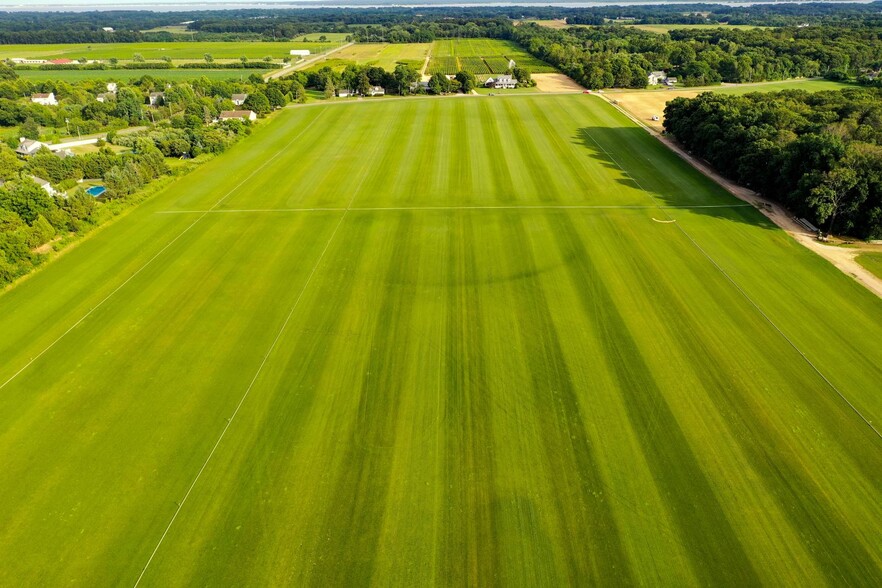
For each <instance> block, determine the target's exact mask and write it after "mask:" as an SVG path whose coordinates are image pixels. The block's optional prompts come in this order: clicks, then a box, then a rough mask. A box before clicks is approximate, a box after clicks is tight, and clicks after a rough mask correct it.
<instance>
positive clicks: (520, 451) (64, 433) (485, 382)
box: [0, 95, 882, 586]
mask: <svg viewBox="0 0 882 588" xmlns="http://www.w3.org/2000/svg"><path fill="white" fill-rule="evenodd" d="M671 220H673V221H676V222H673V223H672V222H668V221H671ZM0 316H2V317H4V318H3V329H0V454H2V455H3V468H2V469H0V495H2V496H3V499H2V500H0V519H2V520H3V521H4V525H3V528H2V531H0V584H2V585H21V584H23V583H29V582H32V583H38V584H42V585H59V584H62V583H64V584H74V583H75V584H79V585H128V586H131V585H133V584H135V583H136V581H137V580H138V579H139V577H140V578H141V584H140V585H142V586H180V585H193V584H199V585H255V586H267V585H297V586H303V585H315V586H339V585H366V584H375V585H403V586H425V585H492V584H500V585H548V586H560V585H597V584H607V585H619V584H635V585H661V584H665V585H677V586H681V585H682V586H689V585H714V586H716V585H739V586H744V585H761V584H766V585H806V586H808V585H822V584H834V585H879V584H880V583H882V542H880V537H882V477H880V476H879V472H880V471H882V439H880V437H879V436H878V435H877V434H876V433H874V431H873V430H872V429H871V428H870V427H869V426H868V425H867V424H866V423H865V422H864V421H863V420H862V419H861V418H860V416H859V415H858V414H857V413H856V412H855V411H860V413H861V414H862V415H864V416H865V417H866V418H867V419H869V420H872V421H873V422H874V423H879V422H882V420H880V419H882V395H880V394H879V392H880V384H879V383H880V382H882V348H880V346H879V345H878V342H879V341H880V340H882V301H880V300H879V299H877V298H875V297H874V296H872V295H871V294H870V293H869V292H867V291H866V290H864V289H863V288H861V287H860V285H858V284H857V283H856V282H854V281H853V280H851V279H850V278H849V277H848V276H845V275H843V274H841V273H840V272H839V271H838V270H836V269H835V268H833V267H832V266H831V265H829V264H828V263H826V262H825V261H824V260H822V259H821V258H820V257H818V256H816V255H814V254H813V253H811V252H810V251H808V250H807V249H805V248H803V247H801V246H800V245H798V244H797V243H795V242H794V241H793V240H792V239H791V238H790V237H788V236H787V235H786V234H785V233H783V232H782V231H780V230H778V229H777V228H775V227H774V226H773V225H771V224H770V223H769V222H768V221H766V220H765V217H763V216H762V215H761V214H760V213H758V212H757V211H756V210H754V209H753V208H752V207H750V206H744V205H743V203H741V202H740V201H737V200H735V199H734V198H732V197H731V196H729V195H728V193H726V192H724V191H723V190H722V189H721V188H719V187H717V186H716V185H714V184H712V183H710V182H709V181H708V180H707V179H705V178H704V177H703V176H701V175H699V174H698V173H697V172H696V171H694V170H693V169H692V168H691V167H689V166H688V165H686V164H685V163H683V162H682V161H681V160H679V159H678V158H677V157H676V156H675V155H673V154H672V153H671V152H670V151H667V150H666V149H665V148H664V147H663V146H662V145H661V144H660V143H659V142H658V141H656V140H655V139H653V138H651V137H650V136H649V135H648V134H646V133H645V132H644V131H643V130H641V129H639V128H638V127H637V126H635V125H634V124H632V123H631V122H630V121H629V120H628V119H627V118H626V117H624V115H622V114H620V113H619V112H618V111H616V110H615V109H614V108H612V107H611V106H610V105H608V104H606V103H604V102H603V101H602V100H600V99H598V98H597V97H594V96H587V95H570V96H535V95H533V96H527V95H513V96H508V97H496V98H492V99H491V98H486V97H456V98H446V99H445V98H414V99H407V100H378V101H360V102H358V101H353V102H349V103H346V104H343V103H332V104H329V105H317V106H306V107H296V108H289V109H286V110H285V111H284V112H282V113H280V114H279V115H278V116H276V117H275V118H274V119H273V120H271V121H267V122H265V123H263V124H261V125H259V126H258V128H257V129H256V130H255V132H254V134H253V135H252V136H251V137H249V138H247V139H245V140H243V141H242V142H240V143H239V144H237V145H236V146H235V147H234V148H233V149H232V150H231V151H230V152H229V153H227V154H225V155H222V156H219V157H217V158H216V159H214V160H213V161H210V162H208V163H206V164H205V165H203V166H201V167H200V168H198V169H197V170H196V171H194V172H193V173H191V174H189V175H187V176H185V177H183V178H182V179H180V180H178V181H177V182H176V183H174V184H172V185H171V186H170V187H169V188H167V189H166V190H164V191H163V192H161V193H160V194H158V195H157V196H156V197H154V198H153V199H151V200H150V201H148V202H147V203H145V204H143V205H142V206H141V207H139V208H138V209H136V210H134V211H133V212H131V213H130V214H129V215H127V216H126V217H124V218H122V219H120V220H119V221H118V222H116V223H114V224H112V225H110V226H108V227H106V228H105V229H103V230H101V231H99V232H97V233H95V234H94V235H93V236H92V237H90V238H89V239H86V240H85V241H83V242H81V243H80V244H79V245H78V246H77V247H76V248H75V249H73V250H71V251H69V252H68V253H67V254H66V255H63V256H60V257H58V258H56V260H55V261H53V262H52V263H51V264H49V265H48V266H46V267H44V268H43V269H42V270H40V271H38V272H36V273H35V274H33V275H32V276H31V277H30V278H29V279H27V280H24V281H23V282H21V283H19V284H18V285H17V286H16V287H14V288H12V289H11V290H8V291H6V292H5V293H3V294H2V295H0ZM809 362H811V363H809ZM813 366H814V367H813ZM833 386H835V390H834V389H833ZM837 392H838V393H837ZM840 394H841V396H840ZM843 398H846V399H848V401H849V402H851V403H852V404H853V406H854V408H855V409H854V410H853V409H852V408H850V407H849V405H848V404H847V403H846V402H845V401H844V400H843ZM145 567H146V570H145ZM142 571H143V576H141V574H142Z"/></svg>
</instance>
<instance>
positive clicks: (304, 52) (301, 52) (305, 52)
mask: <svg viewBox="0 0 882 588" xmlns="http://www.w3.org/2000/svg"><path fill="white" fill-rule="evenodd" d="M291 55H293V56H295V57H308V56H309V49H291Z"/></svg>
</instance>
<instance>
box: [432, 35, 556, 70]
mask: <svg viewBox="0 0 882 588" xmlns="http://www.w3.org/2000/svg"><path fill="white" fill-rule="evenodd" d="M510 61H514V62H515V64H516V65H519V66H521V67H526V68H527V69H529V70H530V71H531V72H533V73H554V72H556V71H557V70H556V69H555V68H554V67H552V66H550V65H548V64H547V63H545V62H544V61H541V60H540V59H537V58H536V57H534V56H532V55H530V54H529V53H527V52H526V51H525V50H524V49H523V48H521V47H520V46H519V45H518V44H517V43H514V42H512V41H503V40H500V39H439V40H437V41H435V42H434V43H433V44H432V59H431V60H430V61H429V69H428V73H429V74H434V73H441V74H455V73H456V72H458V71H460V70H465V71H470V72H471V73H473V74H476V75H480V74H490V73H505V71H506V70H507V69H508V65H509V62H510Z"/></svg>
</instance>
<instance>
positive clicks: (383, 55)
mask: <svg viewBox="0 0 882 588" xmlns="http://www.w3.org/2000/svg"><path fill="white" fill-rule="evenodd" d="M431 46H432V44H431V43H355V44H353V45H350V46H349V47H345V48H343V49H341V50H339V51H336V52H334V53H333V54H332V55H329V56H328V58H327V59H322V60H320V61H317V62H316V63H314V64H313V65H311V68H322V67H325V66H330V67H332V68H334V69H337V70H340V71H342V70H343V69H344V68H345V67H346V66H347V65H349V64H352V63H354V64H357V65H372V66H377V67H382V68H383V69H385V70H387V71H392V70H394V69H395V66H396V65H398V64H399V63H407V64H410V65H413V66H414V67H417V68H421V67H422V65H423V62H424V61H425V60H426V55H427V54H428V52H429V49H430V48H431Z"/></svg>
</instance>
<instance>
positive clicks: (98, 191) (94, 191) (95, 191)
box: [86, 186, 107, 198]
mask: <svg viewBox="0 0 882 588" xmlns="http://www.w3.org/2000/svg"><path fill="white" fill-rule="evenodd" d="M106 191H107V188H105V187H104V186H92V187H91V188H89V189H88V190H86V194H88V195H90V196H94V197H95V198H98V197H99V196H101V195H102V194H104V193H105V192H106Z"/></svg>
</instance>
